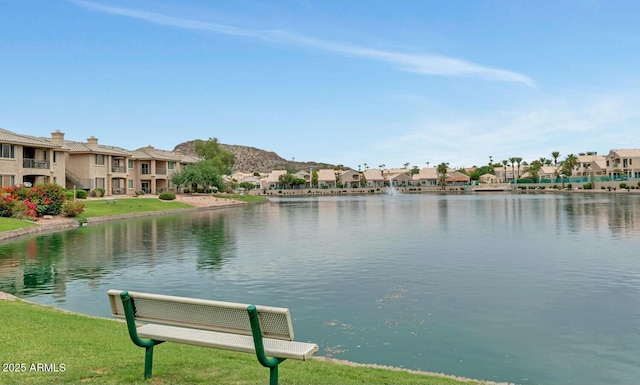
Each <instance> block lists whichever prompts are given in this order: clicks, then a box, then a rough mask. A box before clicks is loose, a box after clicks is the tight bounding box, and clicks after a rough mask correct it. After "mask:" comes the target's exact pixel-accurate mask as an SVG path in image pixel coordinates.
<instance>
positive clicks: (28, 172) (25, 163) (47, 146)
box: [0, 128, 67, 187]
mask: <svg viewBox="0 0 640 385" xmlns="http://www.w3.org/2000/svg"><path fill="white" fill-rule="evenodd" d="M55 135H56V133H53V134H52V136H55ZM66 151H67V149H66V148H65V147H64V146H63V144H59V143H56V142H54V140H53V138H52V139H47V138H37V137H34V136H29V135H21V134H16V133H14V132H11V131H8V130H5V129H2V128H0V187H7V186H14V185H18V184H27V185H29V184H30V185H35V184H39V183H57V184H64V180H65V153H66Z"/></svg>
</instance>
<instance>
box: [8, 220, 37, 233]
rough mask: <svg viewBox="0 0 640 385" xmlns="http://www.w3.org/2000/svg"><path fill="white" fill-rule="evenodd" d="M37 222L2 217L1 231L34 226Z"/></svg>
mask: <svg viewBox="0 0 640 385" xmlns="http://www.w3.org/2000/svg"><path fill="white" fill-rule="evenodd" d="M34 225H35V223H33V222H29V221H24V220H21V219H14V218H4V217H0V231H9V230H16V229H21V228H23V227H29V226H34Z"/></svg>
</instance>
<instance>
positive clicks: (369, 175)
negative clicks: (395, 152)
mask: <svg viewBox="0 0 640 385" xmlns="http://www.w3.org/2000/svg"><path fill="white" fill-rule="evenodd" d="M362 176H363V177H364V181H365V185H366V186H367V187H384V176H382V171H380V170H378V169H375V168H368V169H366V170H364V172H363V173H362Z"/></svg>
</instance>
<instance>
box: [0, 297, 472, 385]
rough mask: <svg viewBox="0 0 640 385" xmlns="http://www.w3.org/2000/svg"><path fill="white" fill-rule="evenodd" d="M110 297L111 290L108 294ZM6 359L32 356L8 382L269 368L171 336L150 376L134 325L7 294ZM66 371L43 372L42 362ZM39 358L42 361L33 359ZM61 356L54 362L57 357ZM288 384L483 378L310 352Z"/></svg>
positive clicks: (226, 373)
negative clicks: (353, 362) (349, 361)
mask: <svg viewBox="0 0 640 385" xmlns="http://www.w3.org/2000/svg"><path fill="white" fill-rule="evenodd" d="M105 301H106V295H105ZM0 314H2V322H0V346H2V354H1V355H2V364H3V368H2V369H6V367H5V364H10V363H13V364H18V365H20V364H24V368H25V372H19V373H12V372H6V371H4V370H1V369H0V384H18V383H19V384H51V383H54V384H145V385H162V384H186V383H189V384H256V383H267V382H268V381H269V370H268V369H267V368H263V367H262V366H260V364H259V363H258V361H257V359H256V357H255V356H254V355H252V354H245V353H235V352H228V351H223V350H218V349H210V348H203V347H197V346H190V345H182V344H175V343H166V344H162V345H159V346H157V347H156V348H155V349H154V366H153V377H152V378H151V380H150V381H145V380H144V379H143V369H144V349H143V348H139V347H137V346H135V345H134V344H133V343H132V342H131V340H130V339H129V337H128V334H127V329H126V325H125V324H124V323H122V322H116V321H113V320H108V319H102V318H94V317H89V316H85V315H80V314H72V313H67V312H63V311H60V310H56V309H53V308H50V307H46V306H41V305H36V304H33V303H30V302H25V301H21V300H17V301H4V300H0ZM38 363H43V364H47V365H48V368H53V367H55V368H57V369H58V370H60V369H61V365H62V364H64V371H59V372H42V371H37V370H34V371H31V370H30V369H32V368H34V369H37V364H38ZM32 364H36V365H35V366H33V367H32ZM52 364H53V365H52ZM279 374H280V384H282V385H286V384H374V385H375V384H389V383H394V384H451V385H461V384H483V382H478V381H472V380H467V381H463V380H457V379H453V378H446V377H442V376H437V375H426V374H416V373H409V372H406V371H398V370H389V369H380V368H371V367H362V366H360V367H353V366H348V365H343V364H337V363H331V362H325V361H319V360H309V361H304V362H302V361H296V360H287V361H285V362H283V363H282V364H281V365H280V370H279Z"/></svg>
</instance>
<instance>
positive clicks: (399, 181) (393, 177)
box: [386, 170, 413, 187]
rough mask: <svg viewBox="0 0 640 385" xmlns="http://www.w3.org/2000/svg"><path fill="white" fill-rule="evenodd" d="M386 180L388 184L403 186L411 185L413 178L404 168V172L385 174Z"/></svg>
mask: <svg viewBox="0 0 640 385" xmlns="http://www.w3.org/2000/svg"><path fill="white" fill-rule="evenodd" d="M386 182H387V183H388V184H389V186H393V187H405V186H409V185H411V184H412V182H413V179H412V178H411V176H410V175H409V174H408V173H407V170H404V172H401V173H396V174H391V173H389V174H387V177H386Z"/></svg>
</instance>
